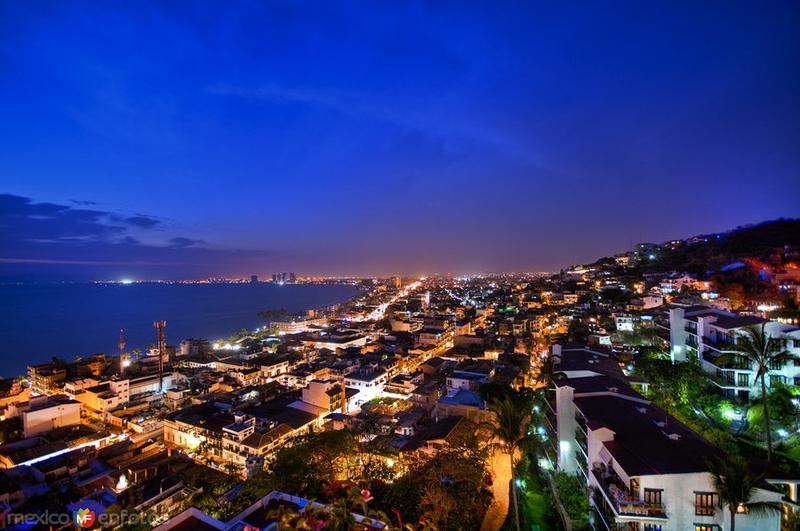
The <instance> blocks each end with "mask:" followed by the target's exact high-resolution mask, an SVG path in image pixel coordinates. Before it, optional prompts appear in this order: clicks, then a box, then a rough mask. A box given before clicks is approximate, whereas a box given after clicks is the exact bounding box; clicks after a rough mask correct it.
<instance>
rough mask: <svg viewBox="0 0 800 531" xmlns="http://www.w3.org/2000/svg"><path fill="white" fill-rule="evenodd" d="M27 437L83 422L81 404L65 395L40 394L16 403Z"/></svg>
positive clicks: (24, 433)
mask: <svg viewBox="0 0 800 531" xmlns="http://www.w3.org/2000/svg"><path fill="white" fill-rule="evenodd" d="M16 411H17V412H18V413H19V414H20V415H21V416H22V430H23V436H24V437H25V438H28V437H33V436H34V435H39V434H42V433H47V432H48V431H51V430H54V429H56V428H62V427H64V426H74V425H77V424H80V423H81V404H80V402H77V401H75V400H72V399H70V398H68V397H66V396H64V395H57V396H50V397H47V396H39V397H36V398H32V399H31V400H30V401H28V402H24V403H21V404H17V405H16Z"/></svg>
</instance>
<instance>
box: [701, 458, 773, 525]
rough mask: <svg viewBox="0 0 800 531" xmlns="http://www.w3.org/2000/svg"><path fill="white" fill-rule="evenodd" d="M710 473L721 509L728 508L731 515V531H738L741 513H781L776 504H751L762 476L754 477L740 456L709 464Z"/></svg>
mask: <svg viewBox="0 0 800 531" xmlns="http://www.w3.org/2000/svg"><path fill="white" fill-rule="evenodd" d="M708 466H709V471H710V472H711V475H712V476H713V479H714V488H715V489H716V491H717V494H718V495H719V504H720V507H723V506H724V505H727V506H728V511H730V514H731V529H730V531H736V514H737V513H738V512H741V511H747V512H750V513H757V514H758V513H762V514H763V513H766V512H768V511H779V512H780V510H781V506H780V504H778V503H775V502H751V501H750V499H751V498H752V497H753V493H754V491H755V489H756V485H757V484H758V482H759V481H761V478H762V476H758V477H754V476H752V475H751V474H750V470H749V469H748V468H747V461H745V460H744V459H743V458H741V457H739V456H730V457H728V458H727V459H725V460H719V461H716V462H711V463H709V465H708Z"/></svg>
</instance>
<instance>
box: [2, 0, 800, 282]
mask: <svg viewBox="0 0 800 531" xmlns="http://www.w3.org/2000/svg"><path fill="white" fill-rule="evenodd" d="M468 4H469V5H468ZM565 4H569V5H565ZM798 27H800V4H798V2H797V1H790V2H749V3H748V4H745V3H740V2H729V1H719V2H714V1H709V2H690V1H686V2H681V1H679V2H674V1H670V2H655V1H633V2H627V3H626V2H612V3H601V2H580V3H567V2H552V1H549V2H519V3H511V2H481V3H468V2H455V1H453V2H446V1H431V2H410V1H409V2H406V1H403V2H364V1H358V2H352V3H347V2H330V1H324V2H318V3H312V2H297V3H292V2H277V3H270V2H232V1H225V2H199V1H198V2H161V3H148V2H144V1H135V2H134V1H132V2H99V1H98V2H52V3H47V2H38V1H37V2H31V1H28V0H20V1H11V0H8V1H3V2H0V73H1V74H0V75H2V78H1V79H0V193H2V195H0V280H9V279H15V278H22V279H89V278H121V277H132V278H194V277H200V276H208V275H249V274H253V273H256V274H261V275H268V274H270V273H272V272H276V271H296V272H297V273H299V274H322V275H338V274H352V275H361V274H423V273H428V274H430V273H434V272H452V273H454V274H461V273H469V272H479V271H502V270H505V271H522V270H525V271H543V270H555V269H558V268H560V267H564V266H567V265H569V264H572V263H580V262H581V261H587V260H591V259H594V258H597V257H599V256H605V255H610V254H612V253H615V252H620V251H623V250H626V249H628V248H630V247H631V246H632V244H635V243H637V242H640V241H662V240H665V239H669V238H677V237H686V236H691V235H694V234H697V233H707V232H713V231H718V230H725V229H730V228H733V227H736V226H737V225H742V224H747V223H754V222H759V221H764V220H767V219H772V218H777V217H781V216H787V217H788V216H798V215H800V202H798V192H799V191H800V31H798Z"/></svg>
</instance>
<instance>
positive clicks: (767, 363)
mask: <svg viewBox="0 0 800 531" xmlns="http://www.w3.org/2000/svg"><path fill="white" fill-rule="evenodd" d="M765 328H766V322H764V323H762V324H761V327H758V326H749V327H747V328H745V329H744V331H745V334H744V335H743V336H741V337H739V339H738V341H736V345H735V346H734V350H735V351H736V353H735V354H734V355H733V357H734V358H736V359H737V360H741V359H744V360H745V361H746V362H747V363H748V364H749V365H750V366H752V367H755V373H756V377H755V380H754V382H758V380H759V379H760V380H761V402H762V404H763V407H764V431H765V432H766V433H767V460H769V461H770V462H771V461H772V429H771V427H770V421H769V405H768V400H767V376H768V374H769V368H770V367H771V366H773V365H782V364H784V363H786V362H787V361H790V360H792V359H795V355H794V354H791V353H790V352H788V351H787V350H786V348H785V343H784V341H783V339H780V338H777V337H771V336H769V335H767V333H766V331H765ZM730 357H731V356H730V355H724V356H721V358H726V359H728V358H730Z"/></svg>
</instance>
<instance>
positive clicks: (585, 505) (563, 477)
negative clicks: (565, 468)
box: [553, 472, 591, 531]
mask: <svg viewBox="0 0 800 531" xmlns="http://www.w3.org/2000/svg"><path fill="white" fill-rule="evenodd" d="M553 482H554V483H555V485H556V489H557V490H558V498H559V500H561V505H563V506H564V509H565V510H566V511H567V514H568V515H569V517H570V519H571V520H572V528H573V529H575V530H576V531H577V530H584V529H591V526H590V524H589V495H588V493H587V492H586V483H585V482H584V481H581V479H580V478H579V477H578V476H575V475H572V474H567V473H566V472H557V473H555V474H554V475H553Z"/></svg>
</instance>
